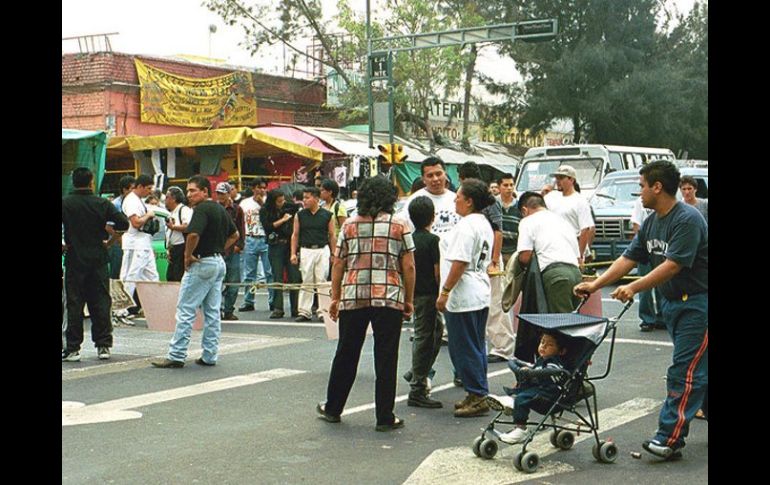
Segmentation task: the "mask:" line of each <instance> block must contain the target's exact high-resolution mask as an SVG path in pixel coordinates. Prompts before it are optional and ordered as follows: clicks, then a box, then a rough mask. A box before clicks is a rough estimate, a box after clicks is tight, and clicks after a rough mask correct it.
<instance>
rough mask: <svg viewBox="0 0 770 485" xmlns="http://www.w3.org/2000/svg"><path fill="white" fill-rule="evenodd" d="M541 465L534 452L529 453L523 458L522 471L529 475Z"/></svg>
mask: <svg viewBox="0 0 770 485" xmlns="http://www.w3.org/2000/svg"><path fill="white" fill-rule="evenodd" d="M539 465H540V457H539V456H538V455H537V453H535V452H533V451H528V452H526V453H524V456H522V457H521V469H522V470H523V471H525V472H527V473H532V472H534V471H535V470H537V467H538V466H539Z"/></svg>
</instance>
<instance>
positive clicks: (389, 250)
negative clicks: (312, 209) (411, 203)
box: [316, 176, 415, 431]
mask: <svg viewBox="0 0 770 485" xmlns="http://www.w3.org/2000/svg"><path fill="white" fill-rule="evenodd" d="M395 202H396V188H395V187H394V186H393V184H392V183H391V182H390V181H389V180H388V179H387V178H385V177H383V176H377V177H372V178H369V179H367V180H366V181H364V183H363V185H362V186H361V187H360V188H359V190H358V214H357V215H356V216H355V217H351V218H349V219H347V220H346V221H345V224H344V225H343V226H342V229H341V230H340V235H339V238H338V239H337V249H336V252H335V258H334V266H333V267H332V301H331V306H330V307H329V314H330V316H331V317H332V318H333V319H337V317H338V316H339V335H340V338H339V342H338V344H337V352H336V354H335V355H334V361H333V362H332V368H331V373H330V375H329V386H328V388H327V391H326V402H322V403H319V404H318V406H317V408H316V410H317V412H318V414H319V415H320V417H321V418H322V419H324V420H325V421H327V422H330V423H338V422H339V421H340V415H341V414H342V410H343V409H344V407H345V402H346V401H347V399H348V395H349V394H350V389H351V388H352V387H353V382H354V381H355V379H356V371H357V367H358V360H359V358H360V356H361V347H362V346H363V344H364V338H365V337H366V328H367V327H368V326H369V323H371V324H372V329H373V330H374V368H375V373H376V383H375V407H376V415H377V425H376V427H375V429H376V430H377V431H389V430H391V429H396V428H400V427H402V426H403V425H404V421H403V420H402V419H401V418H399V417H397V416H396V415H395V414H393V407H394V405H395V400H396V366H397V364H398V344H399V340H400V336H401V322H402V321H403V319H404V318H409V317H410V316H411V314H412V312H413V311H414V307H413V298H414V280H415V270H414V255H413V254H412V251H414V242H413V240H412V234H411V232H410V231H409V226H408V225H407V223H406V222H405V221H402V220H399V219H395V218H394V217H393V205H394V204H395Z"/></svg>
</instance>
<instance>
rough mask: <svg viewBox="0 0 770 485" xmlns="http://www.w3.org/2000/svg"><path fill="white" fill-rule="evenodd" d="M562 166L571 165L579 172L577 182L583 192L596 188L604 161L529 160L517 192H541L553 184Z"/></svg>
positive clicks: (595, 159)
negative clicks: (555, 173) (553, 175)
mask: <svg viewBox="0 0 770 485" xmlns="http://www.w3.org/2000/svg"><path fill="white" fill-rule="evenodd" d="M560 165H570V166H571V167H572V168H574V169H575V172H577V181H578V183H579V184H580V189H581V190H585V189H588V190H592V189H594V188H596V185H597V184H598V183H599V179H600V177H601V173H602V160H601V159H599V158H590V159H587V158H584V159H580V160H574V159H573V160H569V159H565V160H553V159H551V160H528V161H525V162H524V166H523V167H522V169H521V175H520V177H519V183H518V184H517V185H516V192H518V193H522V192H526V191H527V190H534V191H540V189H542V188H543V186H544V185H546V184H551V183H553V177H551V176H550V174H552V173H554V172H555V171H556V169H557V168H559V166H560Z"/></svg>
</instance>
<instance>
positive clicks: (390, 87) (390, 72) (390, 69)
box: [388, 52, 393, 152]
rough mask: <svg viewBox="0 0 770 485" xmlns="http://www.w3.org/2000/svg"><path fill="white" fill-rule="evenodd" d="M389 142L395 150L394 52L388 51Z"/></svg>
mask: <svg viewBox="0 0 770 485" xmlns="http://www.w3.org/2000/svg"><path fill="white" fill-rule="evenodd" d="M388 143H390V149H391V152H392V150H393V52H388Z"/></svg>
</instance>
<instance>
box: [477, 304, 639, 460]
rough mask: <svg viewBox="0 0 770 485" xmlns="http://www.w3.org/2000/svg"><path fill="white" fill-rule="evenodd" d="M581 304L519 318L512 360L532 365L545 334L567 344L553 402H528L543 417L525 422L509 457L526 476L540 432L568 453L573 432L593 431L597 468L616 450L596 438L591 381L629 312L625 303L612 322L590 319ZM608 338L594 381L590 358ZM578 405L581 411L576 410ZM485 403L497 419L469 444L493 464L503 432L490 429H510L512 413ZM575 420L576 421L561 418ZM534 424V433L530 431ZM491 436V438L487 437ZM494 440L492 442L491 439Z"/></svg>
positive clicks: (497, 404) (489, 399) (596, 416)
mask: <svg viewBox="0 0 770 485" xmlns="http://www.w3.org/2000/svg"><path fill="white" fill-rule="evenodd" d="M585 301H586V300H583V301H582V302H581V303H580V305H579V306H578V308H577V309H576V310H575V312H574V313H540V314H524V315H519V329H518V332H517V334H516V349H515V352H514V355H515V356H516V357H517V358H519V359H522V360H525V361H528V362H534V360H535V359H534V358H533V357H534V355H535V352H536V351H537V341H538V340H539V339H540V336H541V335H542V333H543V332H544V331H548V332H559V333H560V334H562V335H564V336H565V340H566V341H567V344H566V347H567V352H566V359H565V366H564V367H565V369H562V371H561V375H560V376H558V381H559V382H558V384H557V387H558V395H557V397H556V398H555V399H548V398H542V397H540V396H539V397H538V398H536V399H535V400H534V401H533V402H532V403H531V409H532V410H533V411H536V412H537V413H539V414H542V415H543V417H542V418H541V419H540V421H536V422H527V426H528V429H529V431H528V435H527V437H526V439H525V440H524V441H523V442H522V443H521V444H522V445H523V446H522V448H521V451H519V452H517V453H516V454H514V456H513V466H514V467H515V468H516V469H517V470H519V471H524V472H527V473H532V472H534V471H535V470H537V468H538V466H539V464H540V457H539V456H538V455H537V453H535V452H532V451H529V452H528V451H527V446H528V445H529V444H530V443H531V442H532V440H533V439H534V436H535V433H537V432H538V431H540V430H542V429H546V428H551V429H552V430H553V431H552V432H551V435H550V441H551V444H552V445H553V446H555V447H557V448H560V449H562V450H568V449H570V448H572V445H573V444H574V442H575V435H574V434H573V432H575V433H580V432H586V431H590V432H593V434H594V438H595V440H596V443H595V444H594V446H593V455H594V458H595V459H596V460H598V461H600V462H602V463H612V462H614V461H615V459H616V458H617V455H618V449H617V446H615V443H613V442H612V441H605V440H600V439H599V433H598V432H597V431H598V430H599V412H598V406H597V402H596V388H595V387H594V384H593V382H592V381H596V380H600V379H604V378H605V377H607V376H608V375H609V373H610V369H611V367H612V353H613V350H614V348H615V333H616V331H617V328H616V324H617V322H618V321H619V320H620V318H621V317H622V316H623V314H624V313H625V312H626V311H627V310H628V309H629V308H630V307H631V305H632V304H633V300H631V301H629V302H628V303H627V304H626V305H625V306H624V307H623V309H622V310H621V311H620V313H619V314H618V316H617V317H615V318H604V317H594V316H590V315H581V314H579V313H577V312H578V311H579V310H580V308H581V307H582V306H583V303H585ZM610 334H611V339H610V350H609V358H608V361H607V368H606V369H605V371H604V373H603V374H601V375H598V376H593V377H589V376H588V366H589V365H590V359H591V357H592V356H593V354H594V352H595V351H596V349H597V348H598V347H599V345H600V344H601V343H602V341H604V339H605V338H606V337H607V335H610ZM581 402H584V403H585V406H586V410H584V411H579V410H578V409H576V407H577V405H578V404H579V403H581ZM487 403H488V405H489V407H490V408H491V409H493V410H494V411H496V412H497V416H495V418H494V419H492V421H491V422H490V423H489V425H488V426H487V427H486V428H485V429H482V432H481V436H479V437H478V438H476V439H475V440H474V442H473V446H472V448H473V453H474V454H475V455H476V456H478V457H481V458H485V459H492V458H493V457H494V456H495V454H497V449H498V445H497V442H498V440H499V441H502V440H500V435H502V434H503V433H504V431H503V432H501V431H499V430H497V429H495V424H509V425H513V424H514V423H513V420H512V419H513V418H512V416H513V408H512V407H510V406H507V405H505V404H503V403H502V402H501V401H500V400H498V399H496V398H495V397H492V396H488V397H487ZM565 412H566V413H567V414H568V415H574V417H575V419H567V418H566V417H564V414H565ZM531 425H534V428H532V427H530V426H531ZM490 435H491V436H490ZM495 438H496V439H495Z"/></svg>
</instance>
